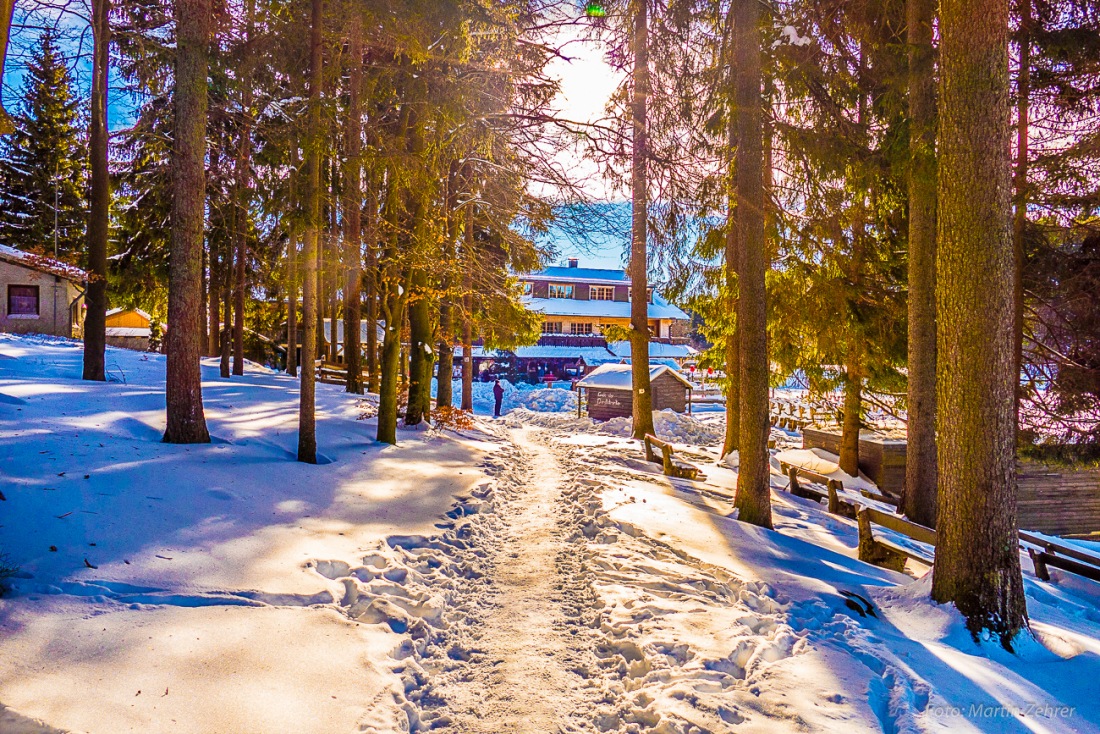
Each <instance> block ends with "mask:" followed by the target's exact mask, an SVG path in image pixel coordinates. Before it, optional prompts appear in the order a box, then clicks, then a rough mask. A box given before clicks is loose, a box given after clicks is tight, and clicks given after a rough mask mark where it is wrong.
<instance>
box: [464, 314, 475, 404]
mask: <svg viewBox="0 0 1100 734" xmlns="http://www.w3.org/2000/svg"><path fill="white" fill-rule="evenodd" d="M469 301H470V298H469V296H467V297H466V303H467V306H466V308H464V309H463V310H462V403H461V408H462V410H466V411H469V412H471V413H472V412H474V329H473V323H472V322H471V320H470V316H469V313H470V312H469Z"/></svg>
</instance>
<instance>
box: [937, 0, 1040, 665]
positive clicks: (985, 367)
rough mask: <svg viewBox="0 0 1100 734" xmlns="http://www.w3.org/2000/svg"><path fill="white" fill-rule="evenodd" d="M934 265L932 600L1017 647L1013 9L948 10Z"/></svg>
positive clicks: (943, 8) (962, 2)
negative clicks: (936, 473)
mask: <svg viewBox="0 0 1100 734" xmlns="http://www.w3.org/2000/svg"><path fill="white" fill-rule="evenodd" d="M940 37H941V39H942V41H941V46H940V65H941V70H942V71H941V80H940V124H939V175H938V180H939V226H938V233H939V251H938V253H937V260H936V275H937V283H936V307H937V318H938V328H937V333H936V337H937V346H938V352H939V362H938V365H937V403H938V412H937V416H936V428H937V438H938V453H939V469H940V487H941V489H940V511H939V524H938V527H937V530H938V533H939V538H938V543H937V545H936V565H935V567H934V568H933V570H932V598H933V599H934V600H936V601H937V602H940V603H945V602H954V603H955V606H956V607H957V608H958V609H959V611H960V612H962V614H963V615H964V616H965V617H966V620H967V627H968V628H969V629H970V631H971V633H972V634H974V635H975V636H976V637H977V635H978V634H979V633H980V632H981V631H982V630H989V631H991V632H992V633H994V634H996V635H998V636H999V637H1000V640H1001V643H1002V644H1003V645H1004V646H1005V647H1009V648H1010V647H1011V644H1012V641H1013V638H1014V637H1015V635H1016V633H1017V632H1019V631H1020V630H1021V629H1022V628H1024V627H1025V626H1026V624H1027V610H1026V607H1025V601H1024V588H1023V579H1022V577H1021V574H1020V554H1019V550H1018V545H1019V540H1018V538H1017V521H1016V445H1015V443H1016V442H1015V438H1016V425H1015V413H1014V405H1015V399H1016V384H1017V382H1018V379H1017V375H1016V374H1014V372H1013V371H1014V369H1015V363H1014V350H1013V283H1014V272H1015V262H1014V257H1013V247H1012V213H1011V207H1012V201H1011V191H1012V188H1011V187H1012V178H1011V173H1012V172H1011V160H1010V155H1009V143H1010V132H1009V130H1010V127H1009V95H1008V0H942V1H941V3H940Z"/></svg>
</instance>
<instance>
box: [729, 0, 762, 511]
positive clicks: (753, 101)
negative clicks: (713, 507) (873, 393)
mask: <svg viewBox="0 0 1100 734" xmlns="http://www.w3.org/2000/svg"><path fill="white" fill-rule="evenodd" d="M733 7H734V9H733V10H732V11H731V12H733V13H735V16H734V24H733V25H734V30H733V32H734V43H733V68H734V120H735V124H736V126H737V171H736V174H735V179H734V180H735V183H736V191H737V216H736V218H735V223H736V227H735V229H734V231H735V232H736V233H737V253H738V261H739V263H738V264H739V270H738V284H737V285H738V298H737V306H738V308H737V332H738V337H739V339H738V342H739V347H740V351H741V354H740V359H741V374H740V395H741V416H740V419H741V422H740V425H741V431H740V444H741V446H740V461H739V465H738V472H737V497H736V500H735V505H736V507H737V508H738V510H739V514H738V519H740V520H742V521H744V522H748V523H752V524H753V525H760V526H762V527H767V528H770V527H771V526H772V508H771V486H770V481H771V480H770V476H771V466H770V463H769V459H768V434H769V433H770V431H771V422H770V420H769V415H768V368H769V366H768V340H767V303H766V292H765V286H764V274H765V271H766V270H767V268H768V255H767V249H766V247H765V240H764V109H763V107H764V100H763V97H762V91H761V84H762V81H763V80H762V74H761V62H760V56H761V50H760V4H759V3H756V2H738V3H735V4H734V6H733Z"/></svg>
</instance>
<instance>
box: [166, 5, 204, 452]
mask: <svg viewBox="0 0 1100 734" xmlns="http://www.w3.org/2000/svg"><path fill="white" fill-rule="evenodd" d="M175 11H176V70H175V71H176V74H175V78H176V91H175V120H176V123H175V135H174V140H173V144H172V249H171V252H170V253H169V257H168V323H169V325H170V328H169V329H168V340H167V343H168V348H167V353H168V358H167V371H166V375H165V405H166V407H167V427H166V429H165V431H164V440H165V442H167V443H208V442H209V441H210V434H209V433H208V432H207V430H206V416H205V414H204V413H203V408H202V373H201V370H200V365H199V359H200V357H201V356H202V348H201V346H202V344H201V339H200V334H199V308H200V306H201V300H202V294H201V292H200V291H201V290H202V285H201V283H200V280H201V278H202V273H201V272H199V271H200V269H201V268H202V235H203V220H204V213H205V212H204V205H205V203H206V175H205V174H206V172H205V170H204V169H203V164H204V162H205V158H206V74H207V54H208V53H209V49H208V47H209V43H210V20H211V17H212V16H211V8H210V0H176V2H175Z"/></svg>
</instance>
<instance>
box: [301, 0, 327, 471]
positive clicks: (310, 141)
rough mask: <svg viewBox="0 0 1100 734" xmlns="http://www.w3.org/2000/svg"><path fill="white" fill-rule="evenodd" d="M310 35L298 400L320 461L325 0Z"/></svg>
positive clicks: (308, 447)
mask: <svg viewBox="0 0 1100 734" xmlns="http://www.w3.org/2000/svg"><path fill="white" fill-rule="evenodd" d="M311 11H312V12H311V21H310V38H309V130H308V131H307V134H306V169H307V177H306V201H305V209H306V212H305V214H306V230H305V238H304V242H303V247H302V262H303V264H304V268H303V273H302V322H303V325H304V328H303V330H302V370H301V377H300V378H299V384H300V385H301V388H300V392H299V396H300V397H299V400H298V461H302V462H305V463H307V464H316V463H317V416H316V402H315V401H316V394H315V389H316V385H315V381H316V379H317V370H316V369H315V368H314V361H315V360H316V358H317V357H316V355H317V351H316V349H317V331H316V329H317V312H318V308H317V251H318V247H317V240H318V235H319V232H320V223H321V72H322V68H321V67H322V64H323V57H322V47H321V31H322V23H323V22H324V0H312V4H311Z"/></svg>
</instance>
